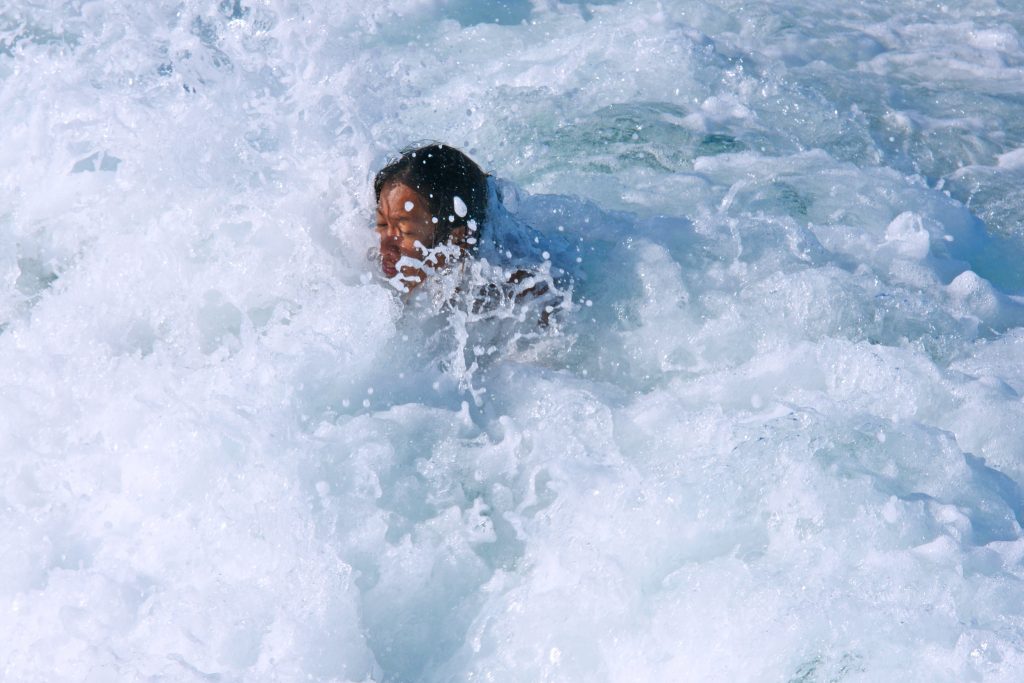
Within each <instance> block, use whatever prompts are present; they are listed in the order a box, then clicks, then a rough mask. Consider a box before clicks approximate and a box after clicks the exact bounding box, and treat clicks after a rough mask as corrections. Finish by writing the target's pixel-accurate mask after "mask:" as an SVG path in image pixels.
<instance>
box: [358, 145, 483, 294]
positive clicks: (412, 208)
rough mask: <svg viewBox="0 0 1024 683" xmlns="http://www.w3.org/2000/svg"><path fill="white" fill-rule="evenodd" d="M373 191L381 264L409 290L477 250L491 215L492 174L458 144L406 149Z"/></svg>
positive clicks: (377, 179) (380, 176)
mask: <svg viewBox="0 0 1024 683" xmlns="http://www.w3.org/2000/svg"><path fill="white" fill-rule="evenodd" d="M373 191H374V194H375V195H376V199H377V223H376V230H377V235H378V236H379V238H380V266H381V270H382V271H383V273H384V275H385V277H387V278H389V279H391V280H392V281H393V282H396V283H400V284H401V285H404V287H405V290H406V291H407V292H411V291H412V290H413V289H415V288H416V287H418V286H419V285H421V284H422V283H423V282H424V281H425V280H426V278H427V276H428V274H429V272H431V271H434V270H436V269H442V268H445V267H446V266H447V265H450V263H449V262H450V261H451V260H456V261H457V260H461V259H462V258H464V257H465V255H466V254H467V253H470V252H472V251H474V250H475V247H476V245H477V243H478V237H477V231H478V230H479V228H480V227H482V226H483V225H484V221H485V219H486V217H487V174H486V173H484V172H483V171H482V170H481V169H480V167H479V166H477V165H476V163H475V162H474V161H473V160H472V159H470V158H469V157H467V156H466V155H465V154H463V153H462V152H460V151H459V150H457V149H455V148H454V147H448V146H447V145H441V144H432V145H426V146H423V147H419V148H416V149H410V150H407V151H405V152H404V153H403V154H402V156H400V157H399V158H398V159H396V160H395V161H392V162H391V163H389V164H388V165H387V166H385V167H384V168H382V169H381V170H380V171H379V172H378V173H377V176H376V177H375V178H374V181H373Z"/></svg>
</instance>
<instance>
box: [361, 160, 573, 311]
mask: <svg viewBox="0 0 1024 683" xmlns="http://www.w3.org/2000/svg"><path fill="white" fill-rule="evenodd" d="M487 178H488V175H487V174H486V173H484V172H483V171H482V170H481V169H480V167H479V166H478V165H477V164H476V163H475V162H474V161H473V160H472V159H470V158H469V157H468V156H466V155H465V154H463V153H462V152H460V151H459V150H457V149H455V148H454V147H449V146H447V145H442V144H436V143H435V144H429V145H425V146H422V147H418V148H415V149H408V150H406V151H404V152H403V153H402V155H401V156H400V157H399V158H398V159H396V160H394V161H392V162H391V163H389V164H388V165H387V166H385V167H384V168H382V169H381V170H380V171H379V172H378V173H377V175H376V177H375V178H374V181H373V191H374V194H375V196H376V200H377V214H376V231H377V235H378V237H379V239H380V268H381V271H382V272H383V274H384V276H385V277H386V278H388V279H389V280H390V281H391V283H392V284H394V285H395V286H396V287H397V288H398V289H401V290H403V291H404V292H405V293H406V294H407V295H410V294H411V293H412V292H413V290H414V289H416V288H417V287H419V286H420V285H422V284H423V283H424V282H425V281H426V280H427V278H428V277H429V276H430V275H432V274H437V273H439V272H443V271H445V270H450V269H451V268H452V267H453V266H454V265H455V263H464V262H465V259H466V258H467V256H468V255H472V254H474V253H475V252H477V247H478V246H479V244H480V238H481V231H482V230H483V229H484V226H485V222H486V220H487V218H488V187H487ZM502 279H503V280H504V283H503V284H498V283H496V282H490V283H487V284H486V285H483V286H479V283H478V284H477V286H476V287H473V288H472V290H473V292H474V293H473V295H472V297H473V299H474V303H473V311H474V313H481V312H482V311H484V310H486V309H488V308H492V307H494V306H500V305H501V304H502V302H508V303H510V304H512V305H515V304H518V303H521V302H523V301H524V300H526V299H530V300H535V299H540V298H542V297H544V295H546V294H548V293H549V292H551V287H549V285H548V283H547V282H545V281H544V280H543V279H542V278H539V277H537V275H536V273H533V272H531V271H529V270H523V269H521V268H517V269H513V270H512V271H504V275H503V278H502ZM566 296H567V295H566ZM561 305H562V304H557V305H550V306H549V305H543V306H541V307H540V308H541V313H540V314H539V316H538V322H539V323H540V325H542V326H545V327H546V326H547V325H548V323H549V318H550V314H551V312H552V311H553V310H555V308H556V307H561Z"/></svg>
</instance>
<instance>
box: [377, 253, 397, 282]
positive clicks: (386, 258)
mask: <svg viewBox="0 0 1024 683" xmlns="http://www.w3.org/2000/svg"><path fill="white" fill-rule="evenodd" d="M400 257H401V255H400V254H399V253H398V252H397V251H394V252H393V251H384V252H382V253H381V256H380V269H381V270H382V271H384V275H386V276H387V277H394V276H396V275H398V266H397V264H398V259H399V258H400Z"/></svg>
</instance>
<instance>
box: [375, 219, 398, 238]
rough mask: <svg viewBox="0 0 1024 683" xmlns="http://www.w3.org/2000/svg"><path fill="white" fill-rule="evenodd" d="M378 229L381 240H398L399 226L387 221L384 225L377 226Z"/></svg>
mask: <svg viewBox="0 0 1024 683" xmlns="http://www.w3.org/2000/svg"><path fill="white" fill-rule="evenodd" d="M376 231H377V234H378V235H380V240H381V242H383V241H384V240H395V241H397V240H398V237H399V232H398V228H394V227H391V226H390V225H388V224H386V223H385V224H384V225H381V226H377V228H376Z"/></svg>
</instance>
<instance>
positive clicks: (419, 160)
mask: <svg viewBox="0 0 1024 683" xmlns="http://www.w3.org/2000/svg"><path fill="white" fill-rule="evenodd" d="M393 182H398V183H403V184H405V185H408V186H409V187H411V188H412V189H414V190H416V191H417V192H418V193H420V194H421V195H422V196H423V198H424V199H425V200H427V207H428V208H429V209H430V213H431V215H433V216H435V217H436V218H437V229H436V235H435V244H443V243H444V242H447V241H448V238H449V237H450V236H451V233H452V230H454V229H455V228H456V227H458V226H460V225H468V223H469V221H470V220H473V221H475V222H476V226H477V232H476V233H475V234H473V235H471V236H474V237H476V236H479V231H480V229H482V228H483V225H484V219H485V218H486V217H487V174H486V173H484V172H483V171H482V170H481V169H480V167H479V166H477V165H476V163H475V162H474V161H473V160H472V159H470V158H469V157H468V156H466V155H465V154H463V153H462V152H460V151H459V150H457V149H455V148H454V147H449V146H448V145H442V144H439V143H433V144H429V145H424V146H422V147H415V148H406V149H404V150H402V156H400V157H398V158H397V159H395V160H394V161H392V162H390V163H388V165H387V166H385V167H384V168H382V169H380V170H379V171H378V172H377V175H376V177H375V178H374V179H373V194H374V199H376V201H377V202H378V203H379V202H380V193H381V190H382V189H384V186H385V185H387V184H388V183H393ZM456 197H458V198H459V199H460V200H462V203H463V204H465V205H466V215H465V216H459V214H458V212H457V211H456V202H455V198H456Z"/></svg>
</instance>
